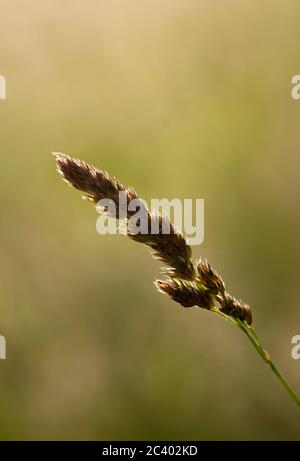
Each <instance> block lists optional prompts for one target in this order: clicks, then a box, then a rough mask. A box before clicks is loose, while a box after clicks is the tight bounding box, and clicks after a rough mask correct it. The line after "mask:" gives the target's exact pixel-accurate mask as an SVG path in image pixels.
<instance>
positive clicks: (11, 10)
mask: <svg viewBox="0 0 300 461" xmlns="http://www.w3.org/2000/svg"><path fill="white" fill-rule="evenodd" d="M0 13H1V28H0V43H1V46H0V74H2V75H4V76H5V77H6V79H7V100H6V101H0V134H1V169H0V189H1V193H0V203H1V228H0V232H1V269H0V270H1V272H0V290H1V317H0V334H2V335H4V336H5V337H6V340H7V360H5V361H4V360H3V361H1V362H0V407H1V412H0V437H1V439H211V440H213V439H225V440H227V439H294V438H297V439H298V438H299V435H300V417H299V416H300V414H299V409H298V408H297V407H296V406H295V405H294V403H293V402H292V401H291V400H290V399H289V397H288V395H287V394H286V393H285V391H284V390H283V388H281V386H280V384H279V383H278V382H277V381H276V379H275V377H274V376H273V375H272V373H271V372H270V371H269V370H268V369H267V367H266V366H265V364H264V363H263V362H262V361H261V359H260V358H259V357H258V356H256V354H255V351H254V350H253V349H252V348H251V346H250V344H248V342H247V340H246V338H244V337H243V336H242V335H241V333H240V332H239V331H238V330H237V329H236V331H235V329H234V328H232V327H231V326H230V325H227V324H226V323H225V322H224V321H223V320H222V319H219V318H216V317H215V316H212V315H211V314H210V313H209V312H206V311H202V310H200V309H197V308H194V309H186V310H185V309H183V308H181V307H180V306H179V305H177V304H175V303H172V302H171V301H169V300H168V299H167V298H166V297H163V296H162V295H160V294H158V293H157V292H156V291H155V289H154V287H153V284H152V281H153V279H154V278H155V277H156V276H158V275H159V264H158V263H157V262H155V261H153V260H152V258H151V256H150V255H149V252H148V250H147V249H146V248H145V247H143V246H142V245H138V244H136V243H134V242H132V241H130V240H129V239H127V238H126V237H124V236H99V235H98V234H97V233H96V219H97V214H96V212H95V210H94V209H93V207H92V206H91V205H90V204H88V203H87V202H83V201H81V200H80V193H77V192H76V191H73V190H71V189H70V188H68V187H67V186H66V185H65V184H64V183H63V182H62V181H61V179H60V177H59V176H58V174H57V173H56V170H55V162H54V159H53V158H52V156H51V155H50V152H51V151H61V152H65V153H69V154H71V155H74V156H76V157H80V158H82V159H85V160H86V161H88V162H90V163H93V164H95V165H97V166H99V167H100V168H103V169H106V170H108V171H109V172H110V173H111V174H113V175H115V176H117V177H118V178H119V179H120V180H121V181H122V182H123V183H125V184H131V185H133V186H134V187H135V188H136V189H137V191H138V192H139V193H140V195H141V196H142V197H143V198H145V199H146V200H150V199H151V198H162V197H167V198H170V199H172V198H174V197H178V198H182V199H183V198H204V199H205V242H204V243H203V244H202V245H201V246H199V247H193V256H194V257H195V258H196V257H199V256H200V255H203V256H206V257H207V258H208V260H209V261H210V263H211V264H212V265H213V266H214V267H215V268H216V269H217V270H218V271H219V272H220V273H221V274H222V276H223V277H224V279H225V281H226V285H227V288H228V289H229V291H230V292H232V293H233V294H234V295H235V296H237V297H241V298H242V299H244V300H245V301H247V302H248V303H249V304H250V305H251V306H252V309H253V312H254V322H255V325H256V329H257V331H258V333H259V335H260V336H261V337H262V339H263V342H264V344H265V346H266V348H267V349H268V350H270V352H271V353H272V356H273V358H274V360H275V362H277V364H278V366H279V368H280V369H281V370H282V371H283V372H284V374H285V375H286V376H287V377H288V379H289V381H290V383H291V384H292V385H293V386H294V387H295V388H296V389H297V390H298V391H300V379H299V377H300V361H295V360H293V359H292V358H291V347H292V346H291V338H292V336H293V335H296V334H300V322H299V308H300V305H299V295H298V288H299V276H300V248H299V232H300V214H299V193H300V181H299V168H300V160H299V147H300V135H299V127H300V117H299V115H300V101H299V102H298V101H295V100H293V99H292V98H291V78H292V76H293V75H295V74H299V73H300V61H299V51H300V49H299V48H300V45H299V43H300V28H299V15H300V5H299V2H298V1H296V0H295V1H292V0H288V1H286V2H282V1H274V0H272V1H271V0H269V1H266V2H260V1H258V0H257V1H250V0H249V1H242V2H241V1H239V0H235V1H226V2H211V1H208V0H206V1H204V0H203V1H201V0H199V1H196V0H187V1H180V0H163V1H161V0H160V1H158V0H151V1H150V0H149V1H148V0H145V1H138V0H119V1H117V0H110V1H99V0H91V1H89V2H83V1H64V2H60V1H58V0H54V1H50V0H45V1H43V2H37V1H33V0H28V1H26V2H23V1H16V0H10V1H8V0H4V1H3V0H2V1H1V3H0Z"/></svg>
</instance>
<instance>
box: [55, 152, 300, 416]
mask: <svg viewBox="0 0 300 461" xmlns="http://www.w3.org/2000/svg"><path fill="white" fill-rule="evenodd" d="M54 156H55V159H56V162H57V169H58V171H59V173H60V174H61V175H62V177H63V179H64V180H65V181H66V182H67V183H68V184H69V185H70V186H72V187H74V188H75V189H78V190H80V191H81V192H83V193H84V196H85V197H86V198H87V199H88V200H90V201H91V202H93V203H94V204H97V203H98V202H99V200H102V199H108V200H111V201H112V202H113V203H114V204H115V207H116V216H115V218H116V219H125V221H126V231H127V235H128V237H129V238H131V239H132V240H134V241H136V242H138V243H143V244H144V245H146V246H147V247H149V248H150V249H151V251H152V254H153V257H154V258H155V259H158V260H159V261H161V262H163V264H164V266H165V267H164V268H163V273H164V274H165V276H166V278H165V279H164V280H156V281H155V286H156V288H157V289H158V291H159V292H161V293H163V294H165V295H167V296H168V297H169V298H171V299H172V300H173V301H175V302H177V303H179V304H180V305H182V306H183V307H185V308H188V307H192V306H198V307H200V308H202V309H206V310H209V311H211V312H212V313H214V314H217V315H219V316H221V317H222V318H224V319H225V320H226V321H228V322H229V323H231V324H232V325H234V326H236V327H238V328H239V329H240V330H241V331H242V332H243V333H245V334H246V336H247V337H248V339H249V340H250V341H251V344H252V345H253V346H254V348H255V349H256V351H257V352H258V353H259V355H260V356H261V358H262V359H263V360H264V361H265V362H266V363H267V364H268V365H269V366H270V368H271V370H272V371H273V372H274V373H275V375H276V376H277V378H278V379H279V380H280V382H281V384H282V385H283V386H284V387H285V389H286V390H287V392H288V393H289V395H290V396H291V397H292V398H293V399H294V401H295V402H296V404H297V405H298V406H299V407H300V399H299V397H298V396H297V394H296V393H295V392H294V391H293V389H292V388H291V387H290V385H289V384H288V382H287V381H286V380H285V378H284V377H283V376H282V374H281V373H280V372H279V371H278V369H277V368H276V366H275V365H274V363H273V361H272V360H271V357H270V355H269V354H268V353H267V352H266V351H265V350H264V348H263V347H262V345H261V342H260V341H259V339H258V337H257V334H256V332H255V330H254V328H253V325H252V323H253V319H252V312H251V309H250V307H249V306H248V305H247V304H246V303H244V302H242V301H238V300H237V299H235V298H234V297H233V296H232V295H231V294H229V293H228V292H227V291H226V288H225V284H224V282H223V280H222V278H221V276H220V275H219V274H218V273H217V272H216V271H215V270H214V269H213V268H212V267H211V266H210V264H209V263H208V262H207V260H206V259H200V260H199V261H196V262H195V263H193V262H192V260H191V256H192V252H191V247H190V246H189V245H188V244H187V242H186V240H185V238H184V236H183V235H182V234H181V233H179V232H177V231H176V229H175V228H174V226H173V225H172V224H171V223H170V222H169V220H168V219H167V218H166V217H165V216H164V215H162V214H157V213H154V212H152V211H151V210H148V208H147V207H146V205H145V204H144V202H143V201H142V200H141V199H140V198H139V197H138V195H137V193H136V192H135V190H134V189H133V188H132V187H125V186H123V185H122V184H121V183H120V181H119V180H118V179H116V178H115V177H112V176H110V175H109V174H108V173H106V172H104V171H101V170H99V169H98V168H95V167H93V166H90V165H88V164H87V163H85V162H84V161H81V160H76V159H74V158H72V157H70V156H68V155H64V154H61V153H55V154H54ZM120 192H122V193H123V194H124V195H125V198H126V202H127V204H129V203H130V202H131V201H132V200H135V201H137V202H138V203H139V204H140V208H141V209H143V210H144V215H143V216H144V218H143V219H144V222H143V224H144V225H145V226H146V228H147V229H149V230H150V228H151V227H150V226H151V225H153V224H154V225H155V228H156V232H155V233H151V232H150V231H148V232H134V231H133V227H132V221H131V218H133V217H134V213H135V211H134V212H133V211H130V210H128V207H127V210H126V216H123V215H122V213H121V211H120V210H121V206H120V202H119V200H120V199H119V197H120ZM103 212H104V213H107V212H108V210H106V209H105V208H104V210H103ZM166 227H168V229H169V232H168V233H165V232H164V229H165V228H166Z"/></svg>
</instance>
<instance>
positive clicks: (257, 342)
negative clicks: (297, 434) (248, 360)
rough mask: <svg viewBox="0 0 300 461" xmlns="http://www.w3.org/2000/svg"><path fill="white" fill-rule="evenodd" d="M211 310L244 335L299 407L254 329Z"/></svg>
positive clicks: (293, 393)
mask: <svg viewBox="0 0 300 461" xmlns="http://www.w3.org/2000/svg"><path fill="white" fill-rule="evenodd" d="M211 310H212V312H214V313H216V314H218V315H220V316H221V317H223V318H224V319H225V320H227V321H228V322H229V323H231V324H232V325H235V326H237V327H238V328H240V329H241V330H242V331H243V332H244V333H245V334H246V336H247V337H248V338H249V340H250V341H251V343H252V345H253V347H254V348H255V349H256V350H257V352H258V354H259V355H260V356H261V358H262V359H263V360H264V361H265V362H266V363H267V364H268V365H269V366H270V368H271V370H272V371H273V373H274V374H275V376H276V377H277V378H278V379H279V381H280V382H281V384H282V385H283V386H284V388H285V389H286V391H287V392H288V394H289V395H290V397H291V398H292V399H293V400H294V402H295V403H296V404H297V405H298V406H299V407H300V398H299V397H298V395H297V394H296V392H295V391H294V390H293V389H292V388H291V386H290V385H289V383H288V382H287V380H286V379H285V378H284V376H283V375H282V374H281V373H280V371H279V370H278V368H277V367H276V366H275V364H274V363H273V361H272V359H271V356H270V354H269V353H268V352H267V351H266V350H265V349H264V348H263V346H262V344H261V342H260V340H259V339H258V336H257V334H256V332H255V330H254V328H253V327H252V326H250V325H248V324H247V323H246V322H242V321H241V320H240V319H237V318H233V317H230V316H229V315H227V314H224V313H223V312H221V310H220V309H219V308H218V307H213V308H212V309H211Z"/></svg>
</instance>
